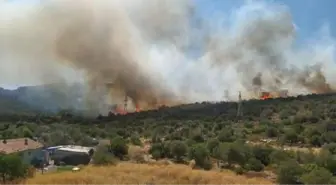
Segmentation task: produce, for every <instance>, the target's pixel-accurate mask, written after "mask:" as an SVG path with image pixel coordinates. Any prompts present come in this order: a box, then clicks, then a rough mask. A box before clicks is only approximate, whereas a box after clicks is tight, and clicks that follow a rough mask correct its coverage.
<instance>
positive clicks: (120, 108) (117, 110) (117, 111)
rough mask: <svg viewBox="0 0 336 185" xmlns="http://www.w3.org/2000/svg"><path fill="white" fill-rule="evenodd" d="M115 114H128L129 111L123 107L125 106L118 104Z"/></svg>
mask: <svg viewBox="0 0 336 185" xmlns="http://www.w3.org/2000/svg"><path fill="white" fill-rule="evenodd" d="M114 114H119V115H126V114H127V111H125V110H124V109H123V107H120V106H119V105H117V107H116V109H115V111H114Z"/></svg>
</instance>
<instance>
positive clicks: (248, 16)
mask: <svg viewBox="0 0 336 185" xmlns="http://www.w3.org/2000/svg"><path fill="white" fill-rule="evenodd" d="M209 3H210V2H209ZM226 18H227V19H228V20H229V23H227V24H224V25H219V24H216V21H218V19H215V18H214V19H212V18H211V17H207V18H206V19H201V18H199V17H198V16H197V10H196V9H195V6H194V4H193V1H189V0H160V1H159V0H128V1H122V0H109V1H107V0H106V1H105V0H96V1H93V0H82V1H81V2H80V3H78V2H74V1H70V0H46V1H42V2H40V3H31V4H28V5H27V4H20V3H4V2H0V39H1V40H0V56H1V58H0V62H1V65H2V66H3V67H2V69H0V77H1V80H2V81H0V82H2V83H4V82H6V83H7V84H8V83H28V84H37V83H40V84H43V83H53V82H64V83H72V82H74V81H81V82H82V83H83V84H85V85H86V90H87V95H86V100H87V102H88V104H87V105H88V106H90V107H91V108H92V109H96V110H98V111H100V112H104V111H107V106H108V104H110V103H112V102H114V103H121V102H122V101H123V100H124V96H125V95H127V96H128V97H129V98H130V99H131V101H132V103H133V104H134V105H137V106H140V107H141V108H143V109H147V108H156V107H158V106H159V105H162V104H166V105H174V104H179V103H189V102H195V101H219V100H223V96H224V94H225V99H229V100H236V99H237V98H238V92H239V91H241V92H242V95H243V98H246V99H248V98H256V97H257V91H261V90H262V91H278V90H282V89H287V90H288V91H289V94H290V95H298V94H306V93H311V92H315V93H325V92H333V91H334V88H335V84H336V83H335V81H334V80H333V79H336V78H334V73H333V72H334V67H335V57H334V53H335V48H334V45H333V44H334V41H333V39H332V38H330V37H328V34H327V33H325V32H322V33H321V37H319V38H321V39H317V40H314V41H311V42H310V43H309V44H307V45H303V46H302V47H295V46H294V44H295V38H296V27H295V25H294V22H293V20H292V18H291V15H290V12H289V10H288V9H287V8H286V7H285V6H283V5H279V4H276V3H265V2H263V1H249V2H247V3H246V4H244V5H243V6H241V7H239V8H238V9H237V10H236V11H235V12H234V13H232V14H228V15H227V17H226ZM209 22H210V23H209ZM193 48H198V50H197V51H193V52H194V53H197V56H198V57H191V54H190V53H191V52H190V50H191V49H193ZM59 88H62V87H61V86H60V87H59Z"/></svg>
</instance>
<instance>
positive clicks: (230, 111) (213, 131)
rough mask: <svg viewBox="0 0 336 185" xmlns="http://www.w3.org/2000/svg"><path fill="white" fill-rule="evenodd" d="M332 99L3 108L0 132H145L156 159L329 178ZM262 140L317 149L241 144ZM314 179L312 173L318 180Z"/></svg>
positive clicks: (95, 135) (83, 141)
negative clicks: (40, 110) (81, 110)
mask: <svg viewBox="0 0 336 185" xmlns="http://www.w3.org/2000/svg"><path fill="white" fill-rule="evenodd" d="M335 102H336V95H334V94H326V95H309V96H299V97H291V98H279V99H270V100H264V101H260V100H250V101H244V102H243V103H242V105H243V106H242V111H243V116H240V117H237V116H236V115H237V103H235V102H221V103H215V104H212V103H207V102H203V103H195V104H189V105H180V106H177V107H171V108H168V107H162V108H160V109H158V110H152V111H146V112H139V113H130V114H128V115H124V116H122V115H112V114H110V115H109V116H98V117H97V118H87V117H83V116H78V115H76V114H74V113H71V111H62V112H60V113H59V114H58V115H53V116H50V115H42V114H39V115H23V114H19V113H18V114H17V115H9V114H6V115H1V116H0V136H1V137H2V138H6V139H10V138H17V137H36V138H38V139H39V140H40V141H42V142H43V143H44V144H45V145H47V146H52V145H64V144H78V145H86V146H92V145H96V144H97V141H98V140H99V139H106V138H108V139H111V138H114V139H115V138H119V141H118V142H119V143H120V142H121V143H123V142H125V143H128V142H131V143H133V144H141V142H140V138H150V139H151V140H152V148H151V150H150V152H151V154H152V156H153V157H155V158H157V159H159V158H170V159H172V160H174V161H176V162H181V163H183V162H185V161H186V160H187V159H188V160H189V159H194V160H195V161H196V164H197V166H199V167H201V168H204V169H210V168H211V166H212V165H213V162H212V161H213V160H216V161H220V164H222V166H223V167H225V168H232V169H234V170H236V171H237V173H243V172H244V171H247V170H254V171H259V170H263V169H264V168H265V167H266V168H268V167H270V168H271V167H272V168H274V169H277V172H278V178H279V181H281V182H284V183H285V182H286V183H294V181H295V182H304V183H306V182H315V181H314V180H316V179H313V180H312V179H311V176H313V175H316V174H323V175H324V176H325V179H329V180H330V179H332V178H327V176H330V174H331V177H333V175H334V174H332V173H334V172H335V171H336V170H335V166H334V164H335V162H334V161H335V155H336V134H335V132H336V122H335V121H336V106H335V104H334V103H335ZM121 139H122V140H121ZM261 139H269V140H271V145H272V146H278V147H281V146H296V147H304V148H311V147H319V148H323V149H322V151H323V152H321V153H320V154H318V155H315V154H314V155H313V154H312V152H308V153H303V152H294V153H290V152H288V151H281V150H275V149H273V148H272V147H265V148H263V147H261V146H251V145H247V144H246V141H250V142H253V143H257V144H260V141H261ZM115 142H117V141H115ZM112 143H113V142H112ZM111 147H112V146H111ZM111 147H110V148H107V149H102V150H106V151H109V153H113V154H114V155H112V156H117V157H119V158H121V157H122V156H124V155H125V154H122V153H118V152H117V153H115V152H111V151H112V149H111ZM120 150H122V149H120ZM113 151H114V150H113ZM265 156H267V157H265ZM286 156H287V157H286ZM288 156H290V157H288ZM96 157H97V158H102V159H104V160H106V161H112V160H111V159H112V158H114V157H111V156H104V155H100V156H99V155H98V154H97V156H96ZM285 159H286V160H285ZM287 159H288V160H287ZM293 159H296V160H295V161H293ZM308 159H309V160H308ZM104 160H102V161H104ZM279 161H281V162H282V163H281V164H280V163H279ZM284 165H285V166H284ZM286 165H287V166H286ZM291 165H292V166H291ZM288 166H289V167H288ZM293 166H296V167H295V168H294V167H293ZM287 167H288V168H290V169H291V170H288V169H286V168H287ZM281 171H284V172H285V171H288V172H293V174H295V175H294V176H295V178H294V176H291V177H288V176H286V175H281V173H280V172H281ZM280 179H286V180H280ZM288 179H289V180H288ZM293 179H294V180H293ZM321 179H322V180H321ZM321 179H317V180H320V181H319V182H322V181H324V180H325V179H323V178H321ZM330 181H331V180H330ZM316 182H318V181H316ZM325 182H329V181H325Z"/></svg>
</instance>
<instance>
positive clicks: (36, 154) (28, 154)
mask: <svg viewBox="0 0 336 185" xmlns="http://www.w3.org/2000/svg"><path fill="white" fill-rule="evenodd" d="M19 155H20V156H21V158H22V160H23V162H24V163H26V164H31V161H32V160H33V159H34V158H37V159H40V160H47V159H46V156H45V153H44V151H43V150H42V148H37V149H30V150H25V151H22V152H19Z"/></svg>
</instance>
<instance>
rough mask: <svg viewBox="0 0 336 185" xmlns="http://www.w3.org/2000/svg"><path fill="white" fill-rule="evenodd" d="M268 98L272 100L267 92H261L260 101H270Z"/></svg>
mask: <svg viewBox="0 0 336 185" xmlns="http://www.w3.org/2000/svg"><path fill="white" fill-rule="evenodd" d="M270 98H272V95H271V93H269V92H262V94H261V97H260V99H262V100H267V99H270Z"/></svg>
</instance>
